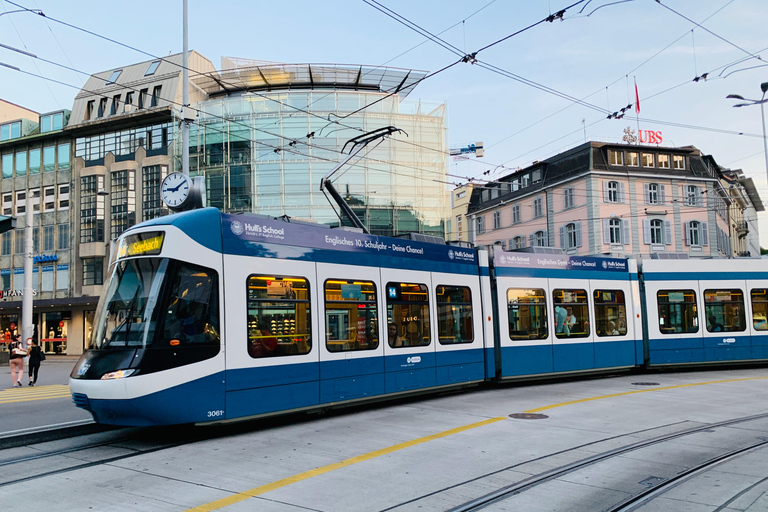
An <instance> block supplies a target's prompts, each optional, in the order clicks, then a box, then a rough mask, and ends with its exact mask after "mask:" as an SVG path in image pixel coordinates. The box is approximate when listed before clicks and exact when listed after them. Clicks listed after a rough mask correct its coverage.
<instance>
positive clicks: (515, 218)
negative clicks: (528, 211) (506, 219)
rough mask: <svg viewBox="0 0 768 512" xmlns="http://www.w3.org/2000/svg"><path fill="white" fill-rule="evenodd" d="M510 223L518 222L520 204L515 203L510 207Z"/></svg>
mask: <svg viewBox="0 0 768 512" xmlns="http://www.w3.org/2000/svg"><path fill="white" fill-rule="evenodd" d="M512 224H520V205H519V204H516V205H514V206H513V207H512Z"/></svg>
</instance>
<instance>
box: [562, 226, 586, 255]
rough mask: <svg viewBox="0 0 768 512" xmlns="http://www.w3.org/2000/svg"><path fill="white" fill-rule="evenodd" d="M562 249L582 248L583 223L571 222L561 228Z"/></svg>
mask: <svg viewBox="0 0 768 512" xmlns="http://www.w3.org/2000/svg"><path fill="white" fill-rule="evenodd" d="M560 247H562V248H563V249H575V248H576V247H581V222H571V223H569V224H566V225H565V226H562V227H560Z"/></svg>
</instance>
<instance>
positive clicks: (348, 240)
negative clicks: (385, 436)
mask: <svg viewBox="0 0 768 512" xmlns="http://www.w3.org/2000/svg"><path fill="white" fill-rule="evenodd" d="M763 267H764V265H762V262H761V261H760V260H748V261H744V260H739V261H738V262H735V261H733V260H720V261H717V260H687V261H672V260H642V261H637V260H634V259H620V258H603V257H577V256H563V255H551V254H533V253H506V252H503V251H500V250H498V249H497V250H496V251H494V252H493V253H490V254H489V253H488V252H487V251H485V250H477V249H471V248H463V247H456V246H451V245H445V244H438V243H428V242H425V241H417V240H410V239H398V238H387V237H380V236H373V235H367V234H363V233H358V232H354V231H348V230H344V229H330V228H328V227H326V226H321V225H314V224H307V223H297V222H289V221H285V220H279V219H273V218H269V217H263V216H258V215H253V214H239V215H232V214H224V213H221V212H219V211H218V210H216V209H214V208H204V209H199V210H193V211H190V212H185V213H180V214H175V215H170V216H167V217H161V218H158V219H154V220H152V221H148V222H144V223H142V224H139V225H137V226H134V227H132V228H130V229H129V230H127V231H126V232H125V233H124V234H123V235H122V236H121V237H120V240H119V244H118V251H117V254H116V257H115V261H114V262H113V263H112V266H111V269H110V278H109V281H108V282H107V284H106V286H105V292H104V294H103V295H102V297H101V300H100V302H99V306H98V309H97V311H96V317H95V324H94V325H95V328H94V330H93V334H92V339H91V340H90V348H89V349H88V350H87V351H86V352H85V354H84V355H83V356H82V357H81V359H80V360H79V361H78V363H77V364H76V365H75V367H74V369H73V371H72V374H71V377H70V388H71V390H72V394H73V398H74V401H75V403H76V404H77V405H78V406H79V407H82V408H84V409H86V410H88V411H90V412H91V413H92V414H93V417H94V419H95V420H96V421H97V422H100V423H105V424H115V425H167V424H179V423H206V422H220V421H229V420H238V419H244V418H251V417H258V416H263V415H269V414H277V413H282V412H288V411H301V410H311V409H317V408H324V407H330V406H336V405H343V404H352V403H359V402H361V401H367V400H376V399H382V398H391V397H395V396H402V395H404V394H415V393H421V392H434V391H435V390H440V389H448V388H452V387H460V386H467V385H472V384H477V383H480V382H487V381H492V382H496V381H500V380H513V379H531V378H538V377H542V376H557V375H573V374H579V373H585V372H590V373H594V372H608V371H617V370H628V369H635V368H647V367H656V366H671V365H682V364H722V363H726V362H727V363H733V362H747V361H748V362H755V361H761V362H765V361H768V323H767V322H766V318H767V317H768V272H765V271H764V270H762V269H763Z"/></svg>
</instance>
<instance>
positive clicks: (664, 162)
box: [658, 155, 669, 169]
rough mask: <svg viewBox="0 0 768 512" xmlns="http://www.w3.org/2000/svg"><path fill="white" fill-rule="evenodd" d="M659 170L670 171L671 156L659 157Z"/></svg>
mask: <svg viewBox="0 0 768 512" xmlns="http://www.w3.org/2000/svg"><path fill="white" fill-rule="evenodd" d="M658 159H659V169H669V155H659V156H658Z"/></svg>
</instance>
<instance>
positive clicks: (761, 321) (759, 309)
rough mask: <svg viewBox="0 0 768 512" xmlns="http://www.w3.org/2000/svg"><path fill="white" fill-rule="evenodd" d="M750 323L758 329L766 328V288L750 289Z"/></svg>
mask: <svg viewBox="0 0 768 512" xmlns="http://www.w3.org/2000/svg"><path fill="white" fill-rule="evenodd" d="M752 325H753V326H754V327H755V329H756V330H758V331H766V330H768V290H766V289H754V290H752Z"/></svg>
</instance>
